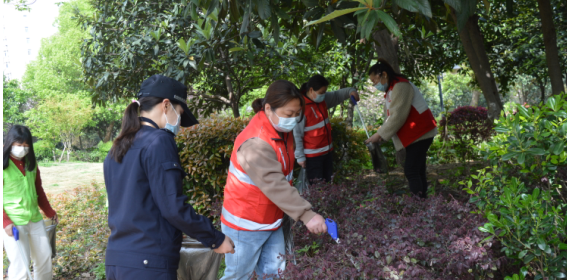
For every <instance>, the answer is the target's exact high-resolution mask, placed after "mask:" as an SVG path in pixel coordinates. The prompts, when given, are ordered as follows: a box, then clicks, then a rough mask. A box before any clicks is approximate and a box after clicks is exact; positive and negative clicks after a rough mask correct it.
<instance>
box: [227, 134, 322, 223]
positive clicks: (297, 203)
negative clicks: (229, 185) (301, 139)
mask: <svg viewBox="0 0 570 280" xmlns="http://www.w3.org/2000/svg"><path fill="white" fill-rule="evenodd" d="M237 160H238V162H239V164H240V166H241V167H242V168H243V170H244V171H245V173H247V175H248V176H249V178H251V180H252V181H253V182H254V183H255V185H256V186H257V187H258V188H259V189H260V190H261V192H263V194H265V196H267V198H269V200H271V201H272V202H273V203H275V205H277V207H279V209H281V210H283V212H285V214H287V215H288V216H289V217H291V218H293V219H294V220H295V221H298V220H301V221H303V223H304V224H305V225H307V224H308V223H309V221H310V220H311V219H312V218H313V217H314V216H315V215H317V214H316V213H315V212H313V211H312V210H311V203H309V202H308V201H306V200H305V199H303V198H302V197H301V195H299V192H298V191H297V189H296V188H295V187H293V186H291V185H290V184H289V182H288V181H287V179H286V178H285V175H283V171H282V168H281V163H280V162H279V161H277V155H276V154H275V151H274V150H273V148H272V147H271V145H269V144H267V143H266V142H265V141H263V140H261V139H259V138H252V139H249V140H247V141H245V142H244V143H243V144H242V145H241V146H240V147H239V149H238V152H237Z"/></svg>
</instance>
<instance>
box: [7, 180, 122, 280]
mask: <svg viewBox="0 0 570 280" xmlns="http://www.w3.org/2000/svg"><path fill="white" fill-rule="evenodd" d="M47 196H48V199H49V202H50V203H51V205H52V207H53V209H54V210H55V211H56V212H57V215H58V217H59V225H58V226H57V237H56V247H57V256H56V257H55V258H53V259H52V263H53V276H54V277H53V279H79V278H81V274H83V273H88V272H90V271H94V272H97V268H96V267H97V266H98V264H99V263H101V261H104V260H105V250H106V249H107V239H108V238H109V234H110V233H111V232H110V230H109V227H108V225H107V211H106V209H105V201H106V198H107V195H106V192H105V189H104V187H102V186H98V185H96V184H93V185H92V186H91V187H87V186H84V187H80V188H76V189H74V190H70V191H66V192H64V193H61V194H57V195H52V194H49V193H48V194H47ZM44 219H46V218H45V217H44ZM7 264H8V261H7V257H6V254H4V269H6V268H7Z"/></svg>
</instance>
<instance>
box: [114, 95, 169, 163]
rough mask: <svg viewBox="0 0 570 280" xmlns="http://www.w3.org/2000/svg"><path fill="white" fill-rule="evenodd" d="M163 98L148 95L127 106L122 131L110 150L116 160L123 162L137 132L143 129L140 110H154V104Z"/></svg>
mask: <svg viewBox="0 0 570 280" xmlns="http://www.w3.org/2000/svg"><path fill="white" fill-rule="evenodd" d="M163 100H164V98H160V97H154V96H148V97H143V98H141V99H139V100H138V101H133V102H132V103H131V104H129V106H127V109H125V113H124V115H123V120H122V124H121V133H120V134H119V136H118V137H117V139H115V141H113V147H112V148H111V151H110V153H111V155H112V156H113V158H114V159H115V161H116V162H118V163H121V161H123V157H124V156H125V154H126V153H127V151H128V150H129V149H130V148H131V146H132V145H133V142H134V140H135V136H136V134H137V132H138V131H139V130H140V129H141V121H140V119H139V115H140V112H141V111H144V112H148V111H150V110H152V108H154V106H156V105H157V104H158V103H161V102H162V101H163Z"/></svg>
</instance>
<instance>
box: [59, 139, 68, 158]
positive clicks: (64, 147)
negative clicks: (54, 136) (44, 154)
mask: <svg viewBox="0 0 570 280" xmlns="http://www.w3.org/2000/svg"><path fill="white" fill-rule="evenodd" d="M66 148H67V146H66V145H65V142H64V144H63V150H62V151H61V156H59V163H61V159H63V153H65V149H66Z"/></svg>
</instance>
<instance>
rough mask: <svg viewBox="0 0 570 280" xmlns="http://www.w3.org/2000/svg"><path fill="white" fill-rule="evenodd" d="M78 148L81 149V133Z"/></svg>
mask: <svg viewBox="0 0 570 280" xmlns="http://www.w3.org/2000/svg"><path fill="white" fill-rule="evenodd" d="M79 149H81V150H83V143H82V142H81V135H79Z"/></svg>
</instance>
